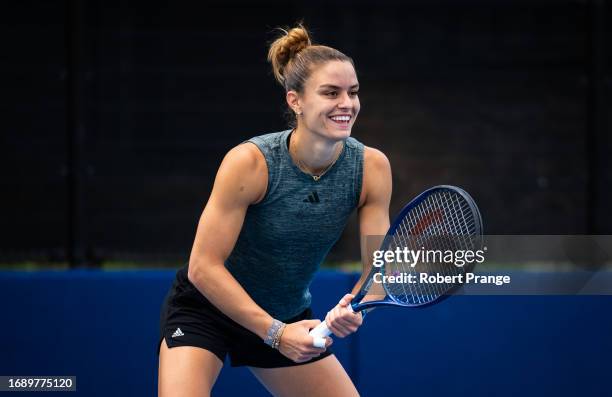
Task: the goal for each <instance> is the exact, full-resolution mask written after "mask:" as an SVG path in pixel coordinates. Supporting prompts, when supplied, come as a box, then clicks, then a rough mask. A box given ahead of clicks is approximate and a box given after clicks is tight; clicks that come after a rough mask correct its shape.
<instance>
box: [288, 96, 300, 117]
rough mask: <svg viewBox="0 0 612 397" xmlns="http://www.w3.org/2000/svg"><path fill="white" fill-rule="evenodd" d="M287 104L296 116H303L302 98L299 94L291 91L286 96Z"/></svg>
mask: <svg viewBox="0 0 612 397" xmlns="http://www.w3.org/2000/svg"><path fill="white" fill-rule="evenodd" d="M286 99H287V104H288V105H289V107H290V108H291V109H292V110H293V112H294V113H295V114H298V115H299V114H302V108H301V105H300V97H299V95H298V93H297V92H295V91H293V90H291V91H287V95H286Z"/></svg>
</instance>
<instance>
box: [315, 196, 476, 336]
mask: <svg viewBox="0 0 612 397" xmlns="http://www.w3.org/2000/svg"><path fill="white" fill-rule="evenodd" d="M481 247H482V218H481V217H480V212H479V211H478V207H477V206H476V203H475V202H474V200H473V199H472V197H470V195H469V194H468V193H467V192H465V191H464V190H462V189H460V188H458V187H455V186H448V185H441V186H435V187H432V188H430V189H428V190H426V191H424V192H423V193H421V194H420V195H418V196H417V197H416V198H414V199H413V200H412V201H411V202H410V203H408V204H407V205H406V206H405V207H404V208H403V209H402V211H401V212H400V213H399V215H398V216H397V217H396V218H395V220H394V221H393V224H392V225H391V227H390V228H389V231H388V232H387V234H386V236H385V237H384V239H383V242H382V245H381V247H380V250H379V251H393V252H397V250H398V249H399V251H400V252H404V251H405V249H407V250H411V251H412V252H413V253H414V252H417V251H419V250H420V251H421V254H422V256H421V257H420V258H421V260H419V259H418V258H415V257H414V256H413V257H412V258H413V259H414V260H406V259H407V258H406V256H405V255H404V256H403V257H402V256H401V255H400V257H399V258H395V257H394V258H393V260H391V261H383V263H382V264H380V263H378V264H377V265H376V266H372V269H371V270H370V273H369V275H368V277H367V279H366V281H365V282H364V283H363V285H362V287H361V289H360V290H359V292H358V293H357V295H356V296H355V298H353V300H352V301H351V304H350V305H349V306H348V308H349V309H350V310H353V311H355V312H358V311H364V310H365V311H369V310H371V309H373V308H375V307H379V306H400V307H423V306H426V305H430V304H433V303H436V302H439V301H440V300H442V299H443V298H444V297H447V296H449V295H450V294H452V293H453V292H454V291H455V290H456V289H457V288H459V287H460V286H461V285H462V284H463V283H464V282H465V274H466V273H468V272H470V271H471V270H472V269H473V267H474V265H475V263H476V261H471V262H470V263H468V262H467V261H464V260H461V261H459V263H460V264H461V265H458V264H457V261H456V260H453V261H452V262H450V263H447V262H446V261H444V260H441V261H437V260H433V261H423V260H422V259H424V258H426V257H428V258H429V257H430V256H433V259H438V258H439V259H442V255H440V254H438V253H441V254H444V255H447V256H446V258H447V259H448V258H449V257H448V255H452V254H449V252H450V253H458V252H460V251H463V252H464V253H465V252H467V251H472V252H476V251H478V250H480V249H481ZM429 253H432V255H429ZM429 259H431V258H429ZM454 259H456V258H454ZM422 273H425V279H422V278H421V274H422ZM461 275H462V276H461ZM385 276H387V277H385ZM389 276H394V277H389ZM431 276H434V277H436V278H434V279H433V281H434V282H431V281H432V279H431V278H428V277H431ZM446 276H450V277H446ZM453 276H455V277H453ZM398 277H399V278H398ZM440 277H442V279H440ZM398 279H399V280H403V281H402V282H397V280H398ZM409 279H411V280H412V282H409ZM441 280H443V281H442V282H440V281H441ZM444 280H447V281H448V282H445V281H444ZM330 334H331V331H330V330H329V328H328V327H327V323H326V322H325V321H323V322H322V323H321V324H319V325H318V326H317V327H315V328H314V329H312V330H311V331H310V335H311V336H313V337H314V339H313V344H314V346H315V347H325V339H324V337H325V336H328V335H330Z"/></svg>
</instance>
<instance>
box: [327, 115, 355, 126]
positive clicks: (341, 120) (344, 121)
mask: <svg viewBox="0 0 612 397" xmlns="http://www.w3.org/2000/svg"><path fill="white" fill-rule="evenodd" d="M329 118H330V119H331V120H332V121H333V122H334V123H336V124H338V125H341V126H347V125H348V124H349V123H350V121H351V118H352V117H351V116H350V115H348V114H347V115H338V116H330V117H329Z"/></svg>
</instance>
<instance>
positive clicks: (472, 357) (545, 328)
mask: <svg viewBox="0 0 612 397" xmlns="http://www.w3.org/2000/svg"><path fill="white" fill-rule="evenodd" d="M173 276H174V272H172V271H137V272H99V271H71V272H39V273H21V272H0V302H1V306H0V308H1V317H0V318H1V320H0V321H1V323H0V341H1V342H0V346H1V350H0V375H75V376H77V390H78V391H77V394H79V395H84V396H118V395H122V396H123V395H130V396H151V395H155V394H156V391H157V386H156V385H157V355H156V347H157V341H158V332H159V331H158V328H159V308H160V305H161V302H162V299H163V297H164V296H165V293H166V292H167V290H168V288H169V286H170V284H171V282H172V278H173ZM355 280H356V276H355V275H347V274H342V273H335V272H321V273H319V274H318V276H317V278H316V280H315V282H314V284H313V288H312V290H313V296H314V301H313V308H314V310H315V313H317V314H318V315H320V316H323V314H324V313H325V312H326V311H327V310H328V309H329V308H330V307H331V306H333V305H334V304H335V303H336V302H337V301H338V299H339V297H340V296H342V295H343V294H344V293H345V292H346V291H347V290H349V289H350V286H351V285H352V284H353V283H354V282H355ZM611 309H612V297H609V296H565V297H550V296H549V297H542V296H540V297H527V296H523V297H506V296H497V297H490V296H488V297H485V296H457V297H453V298H452V299H447V300H445V301H443V302H442V303H440V304H438V305H434V306H431V307H429V308H426V309H409V310H393V309H390V310H385V309H383V310H377V311H376V312H375V313H372V315H370V316H369V317H368V318H367V321H366V323H365V324H364V326H363V327H362V328H361V330H360V331H359V332H358V333H357V334H356V335H354V336H352V337H350V338H347V339H345V340H339V339H337V340H336V343H334V350H335V351H336V353H337V356H338V357H339V359H340V361H341V362H342V363H343V365H344V366H345V368H346V369H347V371H348V372H349V374H350V375H351V377H352V379H353V380H354V381H355V383H356V384H357V386H358V389H359V390H360V392H361V393H362V395H364V396H389V395H394V396H402V395H407V396H408V395H410V396H423V395H427V396H437V395H448V394H450V393H454V394H455V395H466V394H468V393H469V394H471V395H486V396H489V395H496V396H514V395H521V396H531V395H534V396H535V395H538V396H542V395H557V396H563V395H567V396H570V395H571V396H576V395H580V396H586V395H593V396H595V395H597V396H599V395H608V394H606V393H607V392H608V391H609V390H611V389H612V380H611V379H610V376H609V372H610V368H611V367H610V364H609V361H608V359H609V357H610V355H611V353H612V342H611V338H610V335H612V318H611V316H610V314H611V313H612V310H611ZM391 325H392V326H391ZM246 392H248V394H249V395H250V396H266V395H268V394H267V393H266V391H265V390H264V389H263V387H261V386H260V385H259V384H258V382H257V381H256V380H255V379H254V378H253V377H252V376H251V375H250V373H249V372H248V370H246V369H236V368H231V367H229V366H228V367H226V368H225V369H224V370H223V371H222V374H221V376H220V378H219V381H218V383H217V385H216V386H215V389H214V390H213V395H216V396H232V395H236V396H238V395H244V394H245V393H246ZM21 395H23V394H21Z"/></svg>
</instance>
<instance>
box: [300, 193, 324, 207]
mask: <svg viewBox="0 0 612 397" xmlns="http://www.w3.org/2000/svg"><path fill="white" fill-rule="evenodd" d="M303 201H304V202H305V203H313V204H316V203H319V202H320V201H319V195H318V194H317V192H315V191H313V192H312V194H309V195H308V197H307V198H305V199H304V200H303Z"/></svg>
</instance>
